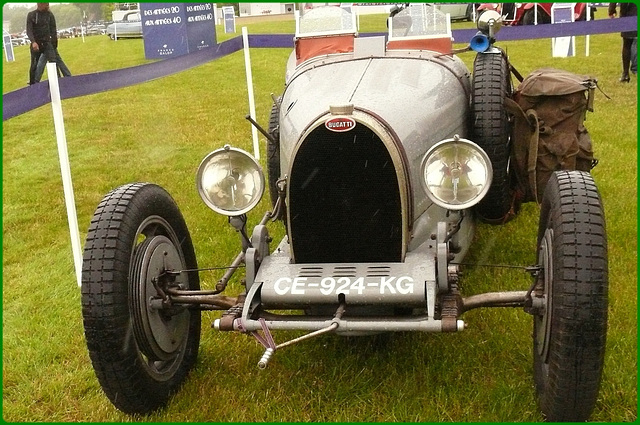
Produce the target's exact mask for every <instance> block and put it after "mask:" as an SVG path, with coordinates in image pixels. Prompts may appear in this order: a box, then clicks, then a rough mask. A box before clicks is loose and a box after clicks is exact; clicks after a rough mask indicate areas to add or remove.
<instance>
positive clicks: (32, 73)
mask: <svg viewBox="0 0 640 425" xmlns="http://www.w3.org/2000/svg"><path fill="white" fill-rule="evenodd" d="M29 49H30V50H31V65H30V66H29V85H31V84H35V83H36V68H37V67H38V59H40V55H41V54H42V53H40V52H35V51H34V50H33V48H31V47H29Z"/></svg>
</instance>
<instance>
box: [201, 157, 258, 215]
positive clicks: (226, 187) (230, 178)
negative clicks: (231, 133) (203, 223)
mask: <svg viewBox="0 0 640 425" xmlns="http://www.w3.org/2000/svg"><path fill="white" fill-rule="evenodd" d="M196 184H197V187H198V193H199V194H200V196H201V197H202V200H203V201H204V203H205V204H207V206H208V207H209V208H211V209H212V210H214V211H216V212H218V213H220V214H224V215H229V216H237V215H242V214H244V213H246V212H248V211H250V210H251V209H252V208H253V207H255V206H256V205H257V204H258V202H260V199H261V198H262V194H263V193H264V174H263V172H262V168H260V165H259V164H258V162H257V161H256V160H255V159H254V158H253V157H252V156H251V155H250V154H248V153H247V152H245V151H243V150H241V149H237V148H232V147H230V146H229V145H226V146H225V147H224V148H222V149H218V150H215V151H213V152H211V153H210V154H209V155H207V156H206V157H205V158H204V159H203V160H202V163H201V164H200V167H199V168H198V175H197V179H196Z"/></svg>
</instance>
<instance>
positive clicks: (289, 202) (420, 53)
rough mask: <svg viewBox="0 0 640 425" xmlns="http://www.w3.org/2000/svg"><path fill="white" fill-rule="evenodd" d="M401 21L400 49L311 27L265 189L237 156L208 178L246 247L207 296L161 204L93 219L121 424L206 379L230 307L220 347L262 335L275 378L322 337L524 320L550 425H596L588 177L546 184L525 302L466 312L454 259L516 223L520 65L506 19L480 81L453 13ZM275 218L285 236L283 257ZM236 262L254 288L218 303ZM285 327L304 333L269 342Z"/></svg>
mask: <svg viewBox="0 0 640 425" xmlns="http://www.w3.org/2000/svg"><path fill="white" fill-rule="evenodd" d="M392 15H393V17H392V18H390V19H389V21H388V27H389V34H388V37H386V38H385V37H359V36H358V34H357V31H356V26H355V19H354V16H353V15H351V14H350V13H349V12H348V11H346V10H344V9H342V8H339V7H322V8H314V9H310V10H308V11H305V13H304V14H303V15H302V16H300V17H299V19H298V21H297V25H296V35H295V49H294V51H293V52H292V54H291V56H290V59H289V62H288V65H287V72H286V76H285V88H284V92H283V93H282V94H281V96H274V104H273V108H272V113H271V119H270V123H269V127H268V130H263V129H262V127H260V130H261V131H262V132H263V134H264V135H265V137H267V139H268V160H267V168H268V176H265V174H264V173H263V171H262V169H261V167H260V165H259V163H258V162H257V161H256V160H255V159H254V158H253V157H252V155H250V154H248V153H246V152H244V151H242V150H240V149H237V148H234V147H231V146H228V145H227V146H224V147H222V148H220V149H217V150H215V151H213V152H211V153H210V154H209V155H208V156H207V157H206V158H204V160H203V161H202V162H201V164H200V167H199V168H198V171H197V184H198V191H199V194H200V195H201V197H202V199H203V200H204V202H205V203H206V204H207V205H208V206H209V207H210V208H211V209H212V210H214V211H216V212H218V213H221V214H224V215H226V216H229V222H230V224H231V225H233V226H234V227H235V228H236V229H237V230H238V233H239V234H240V235H241V244H242V249H241V250H240V251H239V253H238V255H237V257H236V258H235V259H234V260H233V261H232V262H231V263H230V266H229V268H228V270H227V271H226V273H225V275H224V276H223V277H222V278H221V279H220V280H219V281H218V282H217V284H216V285H215V288H214V289H200V281H199V269H198V265H197V263H196V257H195V253H194V248H193V244H192V241H191V237H190V235H189V231H188V229H187V227H186V225H185V221H184V219H183V217H182V215H181V213H180V211H179V209H178V207H177V205H176V203H175V202H174V201H173V199H172V198H171V196H170V195H169V194H168V193H167V192H166V191H165V190H164V189H162V188H161V187H159V186H157V185H153V184H148V183H134V184H129V185H125V186H121V187H119V188H117V189H115V190H113V191H112V192H111V193H109V194H108V195H106V196H105V197H104V199H103V200H102V202H101V203H100V204H99V206H98V208H97V210H96V212H95V215H94V217H93V219H92V222H91V225H90V228H89V231H88V235H87V240H86V245H85V251H84V264H83V272H82V303H83V318H84V327H85V335H86V340H87V345H88V349H89V353H90V355H91V360H92V362H93V365H94V369H95V371H96V374H97V377H98V380H99V381H100V384H101V386H102V388H103V389H104V392H105V393H106V395H107V396H108V397H109V399H110V400H111V401H112V402H113V404H114V405H115V406H116V407H117V408H118V409H120V410H122V411H124V412H127V413H148V412H150V411H153V410H155V409H158V408H160V407H161V406H163V405H164V404H166V403H167V401H168V399H169V398H170V396H171V394H173V393H174V392H175V391H177V389H178V388H179V387H180V385H181V384H182V382H183V381H184V380H185V378H186V376H187V374H188V372H189V371H190V370H191V369H192V368H193V366H194V364H195V361H196V356H197V353H198V346H199V341H200V323H201V311H203V310H222V311H223V313H222V315H221V316H220V317H219V318H218V319H216V320H215V322H214V323H213V328H214V329H215V331H220V332H241V333H245V334H248V335H253V336H255V337H256V339H257V340H258V341H259V342H260V343H262V344H263V345H264V347H265V352H264V355H263V357H262V358H261V359H259V361H258V366H259V367H260V368H265V367H266V366H267V364H268V362H269V361H270V359H271V358H273V356H274V354H276V353H278V352H279V351H280V350H281V349H283V348H284V347H286V346H288V345H291V344H293V343H297V342H299V341H303V340H307V339H309V338H312V337H314V336H317V335H320V334H325V333H334V334H340V335H364V334H373V333H381V332H407V331H413V332H461V331H462V330H464V329H465V322H464V321H463V319H462V316H463V314H464V313H465V312H467V311H469V310H472V309H476V308H480V307H519V308H522V309H523V310H524V311H525V312H527V313H528V314H530V315H531V316H532V318H533V329H534V330H533V347H534V349H533V357H534V373H535V382H536V389H537V392H538V396H539V397H538V398H539V401H540V408H541V410H542V412H543V414H544V415H545V416H546V418H547V419H548V420H572V421H579V420H586V419H587V418H588V417H589V415H590V413H591V411H592V409H593V407H594V403H595V400H596V397H597V393H598V387H599V382H600V378H601V374H602V368H603V358H604V343H605V335H606V319H607V257H606V234H605V231H604V218H603V211H602V206H601V203H600V197H599V194H598V191H597V189H596V186H595V184H594V182H593V179H592V178H591V176H590V174H589V173H586V172H581V171H572V170H566V171H559V172H556V173H554V174H553V175H552V176H551V178H550V179H549V182H548V184H547V186H546V190H545V193H544V198H543V199H542V202H541V213H540V214H541V215H540V225H539V231H538V241H537V249H538V251H537V258H538V261H537V264H535V265H532V266H531V267H528V268H527V271H528V272H529V273H530V274H531V276H532V277H533V279H532V282H531V285H530V286H529V287H525V288H522V290H520V291H513V292H491V293H484V294H480V295H473V296H467V297H465V296H464V295H463V294H462V293H461V289H460V287H459V285H458V282H459V278H460V263H461V262H462V259H463V258H464V256H465V254H466V253H467V251H468V250H469V248H470V245H471V241H472V235H473V231H474V223H475V221H476V220H477V219H484V220H488V221H491V222H504V221H506V220H508V219H510V218H513V216H514V214H515V213H516V212H517V208H516V206H514V196H513V185H512V177H513V176H512V171H511V167H510V152H511V145H512V141H513V138H514V137H516V135H514V134H513V126H512V121H511V116H510V114H509V113H508V112H507V110H506V109H505V107H504V103H505V99H506V98H509V97H510V96H511V94H512V84H511V74H510V64H509V62H508V60H507V57H506V55H505V53H504V52H503V51H502V50H501V49H499V48H498V47H496V46H494V41H495V39H494V37H493V35H494V34H495V32H496V31H497V30H499V28H500V24H501V22H500V15H499V14H498V13H496V12H494V11H489V12H486V13H485V14H483V15H482V16H481V17H480V18H479V20H478V28H479V30H480V31H479V33H478V34H477V35H476V36H475V37H474V39H473V40H472V42H471V43H470V46H471V47H472V48H473V49H474V50H476V53H475V54H476V59H475V63H474V66H473V73H470V72H469V70H468V69H467V68H466V66H465V65H464V64H463V62H462V61H461V60H460V59H459V58H458V57H457V56H456V55H455V54H454V53H455V52H454V51H453V50H452V38H451V28H450V22H449V20H448V19H447V18H446V15H445V14H443V13H441V12H440V11H438V10H436V9H434V8H433V7H432V6H429V5H424V4H410V5H407V6H406V7H405V8H403V9H401V10H400V9H399V10H394V11H393V12H392ZM464 50H465V51H467V50H468V49H464ZM471 54H473V53H471ZM254 125H257V126H258V127H259V125H258V124H257V123H255V121H254ZM266 187H268V188H269V192H270V196H271V200H272V205H273V209H272V210H271V211H267V212H266V213H265V214H264V216H263V218H262V220H261V221H260V223H259V224H258V225H257V226H255V227H254V228H253V230H252V231H251V232H250V233H249V232H247V230H246V223H247V216H246V214H247V213H248V212H249V211H251V210H252V209H253V208H254V207H255V206H256V205H257V204H258V202H259V201H260V199H261V197H262V195H263V192H264V191H265V188H266ZM276 220H281V221H282V223H283V224H284V226H285V227H286V236H285V237H284V238H283V239H282V240H281V241H277V243H276V245H275V247H272V246H271V236H270V232H269V230H268V226H269V225H271V222H273V221H276ZM242 265H244V266H245V270H244V271H245V273H246V276H245V277H244V280H243V282H244V290H243V291H242V292H241V293H240V294H236V295H233V296H231V295H225V294H224V291H225V290H226V288H227V282H228V281H229V279H230V277H231V276H232V274H233V273H234V272H236V271H237V270H238V269H239V268H240V267H241V266H242ZM296 312H297V313H296ZM279 330H298V331H306V332H307V333H305V334H304V335H303V336H301V337H298V338H295V339H293V340H290V341H286V342H281V343H279V344H276V343H275V342H274V337H273V333H274V332H276V331H279ZM281 355H286V351H285V353H282V354H281ZM256 360H258V359H256Z"/></svg>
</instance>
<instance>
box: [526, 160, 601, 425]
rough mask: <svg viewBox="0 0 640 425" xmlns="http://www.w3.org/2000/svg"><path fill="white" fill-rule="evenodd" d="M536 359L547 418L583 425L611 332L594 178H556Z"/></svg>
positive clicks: (543, 226) (543, 235)
mask: <svg viewBox="0 0 640 425" xmlns="http://www.w3.org/2000/svg"><path fill="white" fill-rule="evenodd" d="M538 261H539V263H538V264H540V265H541V266H542V267H543V271H542V273H541V274H540V275H539V276H538V280H537V282H536V287H535V297H536V298H537V300H538V301H541V300H542V301H544V302H543V305H544V306H543V307H540V308H538V309H536V310H534V320H533V359H534V378H535V383H536V391H537V394H538V402H539V405H540V409H541V410H542V413H543V414H544V415H545V418H546V420H547V421H554V422H555V421H573V422H578V421H585V420H587V419H588V418H589V415H590V414H591V411H592V410H593V407H594V405H595V402H596V397H597V395H598V389H599V387H600V379H601V376H602V368H603V365H604V350H605V340H606V333H607V292H608V276H607V273H608V267H607V236H606V229H605V220H604V212H603V209H602V205H601V202H600V196H599V194H598V190H597V188H596V185H595V183H594V181H593V179H592V178H591V175H590V174H589V173H585V172H581V171H561V172H556V173H554V174H553V175H552V176H551V178H550V180H549V182H548V183H547V187H546V189H545V192H544V196H543V200H542V209H541V215H540V225H539V230H538Z"/></svg>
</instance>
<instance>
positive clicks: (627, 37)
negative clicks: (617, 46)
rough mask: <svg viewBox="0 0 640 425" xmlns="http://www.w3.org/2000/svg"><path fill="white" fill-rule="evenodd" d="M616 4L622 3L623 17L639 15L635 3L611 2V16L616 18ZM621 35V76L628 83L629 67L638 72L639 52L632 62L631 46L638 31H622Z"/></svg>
mask: <svg viewBox="0 0 640 425" xmlns="http://www.w3.org/2000/svg"><path fill="white" fill-rule="evenodd" d="M616 5H620V17H621V18H623V17H625V16H637V15H638V8H637V6H636V5H635V4H634V3H609V17H610V18H615V16H616ZM620 35H621V36H622V76H621V77H620V81H621V82H623V83H628V82H629V80H630V78H629V68H631V71H632V72H637V53H636V60H635V61H634V62H633V63H632V52H631V48H632V46H633V43H634V40H635V39H636V38H637V37H638V31H624V32H621V33H620ZM636 43H637V42H636ZM636 52H637V50H636Z"/></svg>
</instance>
